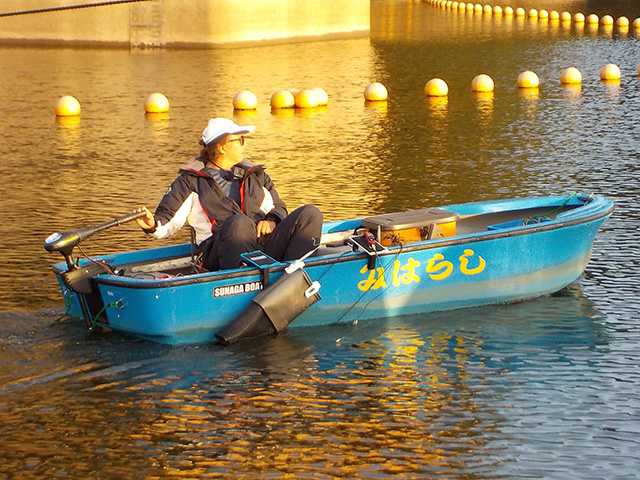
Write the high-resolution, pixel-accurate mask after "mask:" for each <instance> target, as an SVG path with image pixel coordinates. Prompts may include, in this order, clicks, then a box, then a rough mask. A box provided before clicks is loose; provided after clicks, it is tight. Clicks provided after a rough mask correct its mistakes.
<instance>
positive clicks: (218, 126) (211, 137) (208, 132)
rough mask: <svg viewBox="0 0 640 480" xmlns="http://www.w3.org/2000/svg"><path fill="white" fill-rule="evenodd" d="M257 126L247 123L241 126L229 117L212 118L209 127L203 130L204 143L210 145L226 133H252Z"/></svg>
mask: <svg viewBox="0 0 640 480" xmlns="http://www.w3.org/2000/svg"><path fill="white" fill-rule="evenodd" d="M254 128H256V127H254V126H253V125H245V126H243V127H241V126H240V125H236V123H235V122H233V121H232V120H229V119H228V118H220V117H219V118H212V119H211V120H209V123H208V124H207V127H206V128H205V129H204V131H203V132H202V143H203V144H204V145H209V144H210V143H212V142H215V141H217V140H219V139H220V138H221V137H223V136H224V135H241V134H244V133H251V132H253V129H254Z"/></svg>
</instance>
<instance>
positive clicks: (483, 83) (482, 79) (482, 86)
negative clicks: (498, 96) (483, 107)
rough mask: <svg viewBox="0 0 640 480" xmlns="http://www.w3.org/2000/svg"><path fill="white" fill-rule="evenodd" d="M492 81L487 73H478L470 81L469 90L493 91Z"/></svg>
mask: <svg viewBox="0 0 640 480" xmlns="http://www.w3.org/2000/svg"><path fill="white" fill-rule="evenodd" d="M493 88H494V83H493V79H492V78H491V77H490V76H489V75H485V74H484V73H483V74H480V75H478V76H476V77H475V78H474V79H473V80H472V81H471V90H472V91H474V92H493Z"/></svg>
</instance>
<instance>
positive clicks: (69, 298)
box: [54, 297, 71, 322]
mask: <svg viewBox="0 0 640 480" xmlns="http://www.w3.org/2000/svg"><path fill="white" fill-rule="evenodd" d="M64 303H65V304H66V307H65V309H64V313H63V314H62V315H60V316H59V317H58V318H56V319H55V320H54V322H60V321H62V319H63V318H64V317H66V316H67V314H68V313H69V310H71V297H64Z"/></svg>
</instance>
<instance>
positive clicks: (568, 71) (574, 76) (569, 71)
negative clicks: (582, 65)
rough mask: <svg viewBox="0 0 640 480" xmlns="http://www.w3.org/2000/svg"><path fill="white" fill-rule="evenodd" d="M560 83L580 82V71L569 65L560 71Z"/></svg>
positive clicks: (572, 83) (571, 83)
mask: <svg viewBox="0 0 640 480" xmlns="http://www.w3.org/2000/svg"><path fill="white" fill-rule="evenodd" d="M560 83H562V84H563V85H575V84H580V83H582V73H581V72H580V70H578V69H577V68H576V67H569V68H565V69H564V70H562V73H560Z"/></svg>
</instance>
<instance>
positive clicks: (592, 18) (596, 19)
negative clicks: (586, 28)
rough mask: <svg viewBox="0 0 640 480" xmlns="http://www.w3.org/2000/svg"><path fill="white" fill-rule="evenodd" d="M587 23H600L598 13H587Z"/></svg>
mask: <svg viewBox="0 0 640 480" xmlns="http://www.w3.org/2000/svg"><path fill="white" fill-rule="evenodd" d="M587 23H588V24H589V25H593V24H595V23H600V17H598V15H596V14H595V13H591V14H589V15H587Z"/></svg>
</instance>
